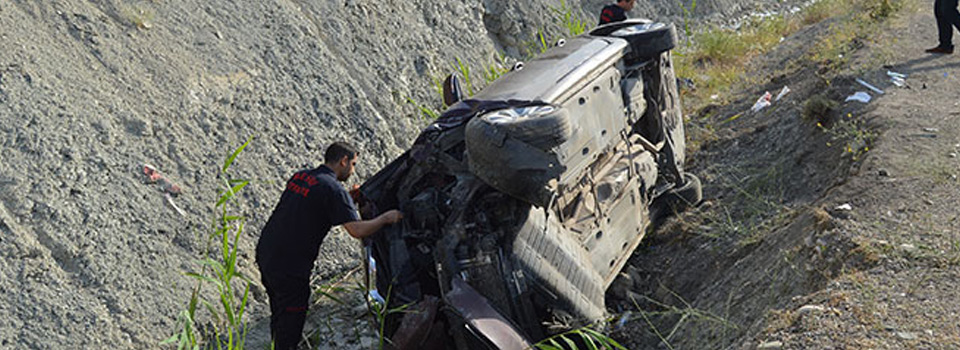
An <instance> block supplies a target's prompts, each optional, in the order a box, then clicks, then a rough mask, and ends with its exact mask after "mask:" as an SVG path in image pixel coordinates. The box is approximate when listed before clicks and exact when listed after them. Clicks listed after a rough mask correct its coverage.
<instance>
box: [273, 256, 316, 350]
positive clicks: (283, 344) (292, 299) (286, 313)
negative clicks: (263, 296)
mask: <svg viewBox="0 0 960 350" xmlns="http://www.w3.org/2000/svg"><path fill="white" fill-rule="evenodd" d="M261 280H262V281H263V286H264V287H266V288H267V296H268V297H270V333H271V334H272V335H273V340H274V349H275V350H295V349H296V348H297V344H299V343H300V334H301V333H302V332H303V323H304V321H305V320H306V319H307V303H308V302H309V300H310V280H309V279H308V278H300V277H294V276H282V275H276V274H270V273H263V272H261Z"/></svg>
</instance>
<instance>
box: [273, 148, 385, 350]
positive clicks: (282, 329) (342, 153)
mask: <svg viewBox="0 0 960 350" xmlns="http://www.w3.org/2000/svg"><path fill="white" fill-rule="evenodd" d="M356 164H357V152H356V150H355V149H354V148H353V147H351V146H350V145H348V144H346V143H340V142H338V143H334V144H332V145H330V146H329V147H328V148H327V151H326V153H325V154H324V164H323V165H321V166H319V167H317V168H316V169H312V170H302V171H299V172H297V173H296V174H294V175H293V177H291V178H290V180H289V181H287V185H286V189H285V190H284V191H283V194H282V195H281V196H280V202H279V203H277V207H276V208H274V209H273V214H271V215H270V219H269V220H268V221H267V224H266V225H265V226H264V227H263V231H262V232H261V233H260V241H259V242H258V243H257V265H259V267H260V275H261V280H262V281H263V286H264V287H266V289H267V295H268V296H269V297H270V313H271V315H270V331H271V335H272V336H273V341H274V346H275V349H277V350H281V349H282V350H287V349H296V347H297V344H298V343H299V342H300V337H301V333H302V332H303V323H304V320H305V319H306V312H307V302H308V301H309V298H310V272H311V270H313V262H314V260H316V259H317V254H318V253H319V251H320V243H321V242H323V238H324V237H326V236H327V232H328V231H329V230H330V228H331V227H333V226H338V225H343V227H344V228H345V229H346V230H347V233H349V234H350V235H351V236H353V237H356V238H359V239H362V238H364V237H367V236H370V235H372V234H374V233H376V232H377V231H379V230H380V228H382V227H383V226H384V225H388V224H392V223H395V222H397V221H399V220H400V219H402V218H403V214H401V213H400V212H399V211H397V210H391V211H388V212H386V213H383V214H381V215H380V216H378V217H377V218H375V219H372V220H367V221H361V220H360V217H359V216H358V215H357V209H356V207H355V205H354V203H353V199H351V197H350V195H349V194H348V193H347V191H346V190H345V189H344V188H343V186H342V185H341V184H340V183H339V182H338V181H340V182H343V181H346V180H347V179H348V178H350V175H352V174H353V170H354V166H355V165H356Z"/></svg>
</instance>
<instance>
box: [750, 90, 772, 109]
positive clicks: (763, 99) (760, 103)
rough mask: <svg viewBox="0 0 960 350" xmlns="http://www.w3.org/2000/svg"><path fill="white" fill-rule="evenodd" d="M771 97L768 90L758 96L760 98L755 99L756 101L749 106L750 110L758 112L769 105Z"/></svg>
mask: <svg viewBox="0 0 960 350" xmlns="http://www.w3.org/2000/svg"><path fill="white" fill-rule="evenodd" d="M771 97H772V95H770V91H767V92H765V93H764V94H763V96H760V98H758V99H757V103H754V104H753V107H750V110H751V111H754V112H758V111H760V110H761V109H764V108H766V107H769V106H770V98H771Z"/></svg>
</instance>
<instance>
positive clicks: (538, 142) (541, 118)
mask: <svg viewBox="0 0 960 350" xmlns="http://www.w3.org/2000/svg"><path fill="white" fill-rule="evenodd" d="M535 108H542V109H545V110H547V109H548V111H542V112H538V113H536V114H535V115H532V116H528V117H520V118H514V119H513V120H508V118H502V117H501V118H497V114H496V113H488V114H485V115H483V116H481V117H480V121H481V122H482V123H484V124H486V127H490V128H499V129H501V130H503V131H504V132H505V133H506V134H507V135H508V136H510V137H512V138H514V139H517V140H519V141H522V142H524V143H526V144H528V145H531V146H533V147H536V148H537V149H540V150H544V151H546V150H549V149H551V148H553V147H556V146H557V145H560V144H561V143H563V142H564V141H566V140H567V139H569V138H570V135H571V133H572V132H573V128H572V127H571V126H570V115H569V114H568V113H567V111H566V110H564V109H558V108H554V107H552V106H539V107H535Z"/></svg>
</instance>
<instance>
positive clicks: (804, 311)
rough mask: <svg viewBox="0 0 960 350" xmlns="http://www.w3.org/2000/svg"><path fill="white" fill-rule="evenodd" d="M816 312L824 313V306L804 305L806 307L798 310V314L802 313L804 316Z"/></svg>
mask: <svg viewBox="0 0 960 350" xmlns="http://www.w3.org/2000/svg"><path fill="white" fill-rule="evenodd" d="M814 311H816V312H822V311H823V306H820V305H804V306H801V307H800V308H799V309H797V312H798V313H800V314H801V315H802V314H808V313H811V312H814Z"/></svg>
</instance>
